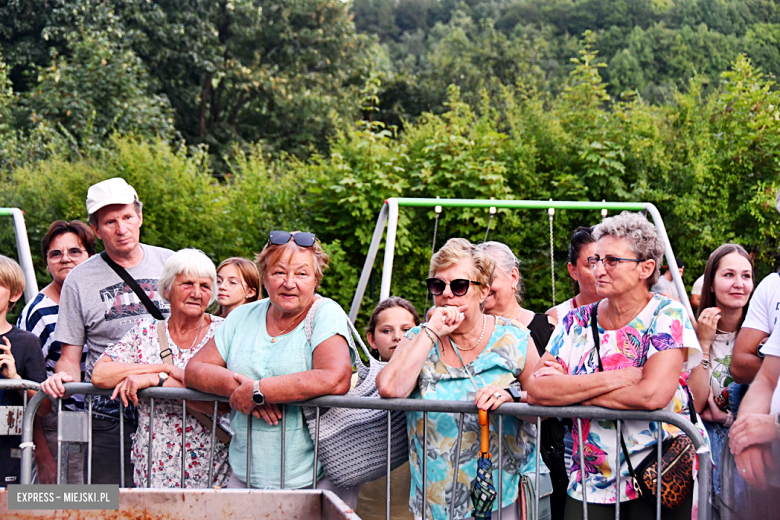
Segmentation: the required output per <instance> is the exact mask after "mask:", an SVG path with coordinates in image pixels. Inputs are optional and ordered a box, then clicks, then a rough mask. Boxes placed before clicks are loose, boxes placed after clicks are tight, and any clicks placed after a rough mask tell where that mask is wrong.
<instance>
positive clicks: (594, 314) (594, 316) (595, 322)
mask: <svg viewBox="0 0 780 520" xmlns="http://www.w3.org/2000/svg"><path fill="white" fill-rule="evenodd" d="M598 308H599V302H596V303H595V304H594V305H593V307H592V308H591V311H590V326H591V327H592V331H593V342H594V343H595V344H596V359H598V362H599V372H604V365H602V364H601V336H600V335H599V313H598ZM615 425H617V421H615ZM620 448H621V449H622V450H623V457H625V459H626V464H628V473H629V475H631V478H632V479H634V480H636V473H635V472H634V466H633V464H631V457H629V456H628V448H626V440H625V439H624V438H623V432H622V431H621V432H620ZM618 471H620V468H618ZM634 487H637V486H634ZM618 492H619V490H618ZM637 493H641V491H639V490H638V489H637Z"/></svg>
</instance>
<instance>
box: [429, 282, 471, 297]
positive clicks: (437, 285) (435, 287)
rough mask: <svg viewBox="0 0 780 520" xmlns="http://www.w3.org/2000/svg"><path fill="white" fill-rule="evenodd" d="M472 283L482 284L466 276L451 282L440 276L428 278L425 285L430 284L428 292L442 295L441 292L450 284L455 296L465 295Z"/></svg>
mask: <svg viewBox="0 0 780 520" xmlns="http://www.w3.org/2000/svg"><path fill="white" fill-rule="evenodd" d="M471 284H474V285H482V284H481V283H479V282H475V281H473V280H466V279H465V278H458V279H457V280H453V281H451V282H449V283H447V282H445V281H444V280H441V279H439V278H428V279H427V280H425V285H427V286H428V292H429V293H431V294H432V295H434V296H441V294H442V293H443V292H444V289H446V288H447V286H448V285H449V286H450V290H451V291H452V294H454V295H455V296H463V295H464V294H466V293H467V292H469V286H470V285H471Z"/></svg>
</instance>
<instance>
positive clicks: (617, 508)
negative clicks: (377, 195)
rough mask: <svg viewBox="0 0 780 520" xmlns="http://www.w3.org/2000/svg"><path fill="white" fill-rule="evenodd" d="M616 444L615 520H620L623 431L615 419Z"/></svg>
mask: <svg viewBox="0 0 780 520" xmlns="http://www.w3.org/2000/svg"><path fill="white" fill-rule="evenodd" d="M615 430H616V434H615V446H616V447H617V449H616V450H615V468H617V469H616V471H617V480H616V481H615V491H616V495H617V497H616V498H615V520H620V472H621V468H622V467H623V466H622V465H621V464H620V454H621V453H622V451H623V450H621V449H620V437H621V431H620V421H615Z"/></svg>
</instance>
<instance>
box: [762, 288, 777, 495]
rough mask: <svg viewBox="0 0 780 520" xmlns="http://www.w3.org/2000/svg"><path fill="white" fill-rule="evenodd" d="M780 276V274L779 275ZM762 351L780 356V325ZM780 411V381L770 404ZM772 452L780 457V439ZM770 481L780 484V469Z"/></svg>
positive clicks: (766, 354)
mask: <svg viewBox="0 0 780 520" xmlns="http://www.w3.org/2000/svg"><path fill="white" fill-rule="evenodd" d="M778 278H780V276H778ZM762 283H763V282H762ZM761 353H762V354H764V355H765V356H777V357H780V327H778V328H776V329H775V331H774V332H773V333H772V334H771V335H770V336H769V339H767V340H766V343H764V346H763V347H761ZM778 413H780V381H778V382H777V385H775V391H774V393H773V394H772V403H771V404H770V405H769V414H770V415H776V414H778ZM772 454H773V458H774V459H775V460H777V458H778V457H780V441H778V440H775V441H774V442H773V443H772ZM769 483H770V484H771V485H772V486H775V487H778V486H780V469H775V471H774V472H772V473H771V474H770V476H769Z"/></svg>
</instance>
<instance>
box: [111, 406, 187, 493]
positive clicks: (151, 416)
mask: <svg viewBox="0 0 780 520" xmlns="http://www.w3.org/2000/svg"><path fill="white" fill-rule="evenodd" d="M153 442H154V397H152V398H151V400H150V402H149V446H147V451H146V487H148V488H150V487H152V443H153ZM182 447H183V446H182ZM122 458H123V459H124V458H125V454H124V453H122Z"/></svg>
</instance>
